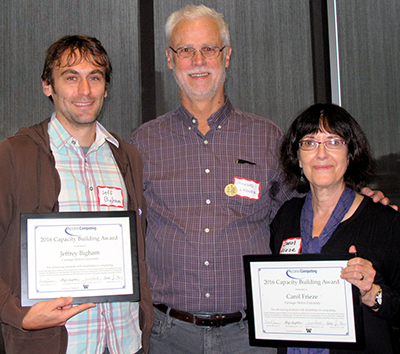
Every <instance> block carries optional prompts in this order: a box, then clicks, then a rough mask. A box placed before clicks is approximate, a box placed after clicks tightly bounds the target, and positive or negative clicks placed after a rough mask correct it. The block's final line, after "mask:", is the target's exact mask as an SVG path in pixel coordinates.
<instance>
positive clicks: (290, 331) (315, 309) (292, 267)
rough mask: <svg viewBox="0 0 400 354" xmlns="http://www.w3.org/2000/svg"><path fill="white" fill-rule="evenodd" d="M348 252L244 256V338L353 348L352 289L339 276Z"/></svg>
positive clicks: (356, 323)
mask: <svg viewBox="0 0 400 354" xmlns="http://www.w3.org/2000/svg"><path fill="white" fill-rule="evenodd" d="M349 257H350V255H346V256H343V257H338V256H328V257H327V256H324V255H321V254H312V255H310V254H307V255H296V256H294V255H285V256H271V255H269V256H245V257H244V263H245V273H246V285H247V295H248V297H247V301H248V312H249V332H250V343H251V344H252V345H261V346H272V347H276V346H295V347H299V346H300V347H301V346H302V347H321V348H329V347H335V348H342V347H356V346H357V343H358V342H359V340H360V338H362V336H361V332H360V329H362V324H361V326H360V323H361V321H360V314H361V307H360V303H359V295H358V291H357V290H356V289H355V288H352V285H351V284H350V283H348V282H347V281H345V280H343V279H341V278H340V271H341V269H342V268H344V267H346V264H347V261H348V259H349Z"/></svg>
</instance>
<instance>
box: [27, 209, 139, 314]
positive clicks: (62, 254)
mask: <svg viewBox="0 0 400 354" xmlns="http://www.w3.org/2000/svg"><path fill="white" fill-rule="evenodd" d="M20 226H21V306H23V307H24V306H32V305H34V304H35V303H37V302H41V301H47V300H52V299H55V298H58V297H60V296H72V297H73V299H74V300H73V303H74V304H80V303H87V302H93V303H101V302H124V301H139V300H140V288H139V268H138V251H137V237H136V214H135V212H134V211H106V212H102V211H101V212H60V213H26V214H24V213H23V214H21V217H20ZM71 230H72V231H71ZM61 234H62V235H65V236H59V235H61ZM93 234H94V235H93ZM46 235H47V236H46ZM55 235H56V236H55ZM110 235H112V236H110ZM46 252H47V253H46ZM56 254H59V258H60V260H59V261H60V264H59V263H58V258H57V256H56ZM43 255H45V257H43ZM96 257H97V258H96ZM44 258H49V259H48V260H47V259H45V260H43V259H44ZM52 260H53V261H52ZM54 260H56V261H55V262H54ZM99 260H100V261H99ZM61 261H66V262H65V263H61ZM46 262H48V264H47V263H46ZM101 262H102V263H101ZM85 263H86V264H85ZM64 264H65V266H64ZM47 268H48V269H47ZM57 273H58V274H57ZM61 276H62V278H59V277H61ZM60 282H62V284H63V287H64V288H65V289H58V288H57V286H58V285H51V286H50V285H49V284H56V283H57V284H58V283H60ZM68 282H69V283H71V284H73V283H78V282H81V283H80V284H79V288H78V285H76V284H75V285H71V287H73V288H72V289H71V287H70V288H68V286H65V284H68Z"/></svg>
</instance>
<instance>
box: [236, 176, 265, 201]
mask: <svg viewBox="0 0 400 354" xmlns="http://www.w3.org/2000/svg"><path fill="white" fill-rule="evenodd" d="M233 184H234V185H235V187H236V188H237V192H236V196H237V197H242V198H247V199H253V200H257V199H260V192H261V183H259V182H256V181H253V180H251V179H247V178H240V177H233Z"/></svg>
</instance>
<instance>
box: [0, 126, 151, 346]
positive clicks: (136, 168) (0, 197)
mask: <svg viewBox="0 0 400 354" xmlns="http://www.w3.org/2000/svg"><path fill="white" fill-rule="evenodd" d="M48 123H49V119H46V120H45V121H43V122H41V123H40V124H36V125H34V126H32V127H29V128H21V129H20V130H19V131H18V133H17V134H15V135H14V136H12V137H9V138H7V139H5V140H3V141H2V142H1V143H0V322H1V324H2V332H3V336H4V342H5V348H6V352H7V353H11V354H12V353H24V354H30V353H32V354H37V353H46V354H51V353H57V354H58V353H60V354H63V353H65V352H66V348H67V343H68V335H67V331H66V329H65V327H64V326H63V327H52V328H48V329H43V330H36V331H25V330H23V329H22V320H23V318H24V316H25V315H26V313H27V312H28V311H29V308H26V307H24V308H23V307H21V305H20V294H21V265H20V214H21V213H48V212H58V208H59V206H58V195H59V193H60V188H61V182H60V178H59V175H58V172H57V170H56V168H55V161H54V157H53V154H52V152H51V150H50V141H49V136H48V133H47V129H48ZM113 136H114V137H115V138H116V139H117V140H118V141H119V144H120V145H119V147H118V148H117V147H116V146H114V145H113V144H110V148H111V150H112V153H113V155H114V158H115V160H116V162H117V164H118V167H119V169H120V172H121V174H122V176H123V178H124V181H125V186H126V190H127V194H128V210H133V211H135V212H136V218H137V247H138V263H139V278H140V296H141V300H140V302H139V306H140V313H139V316H140V328H141V329H142V345H143V350H144V352H145V353H148V351H149V341H150V332H151V328H152V326H153V321H154V313H153V307H152V302H151V294H150V288H149V285H148V282H147V275H146V264H145V260H144V240H145V224H146V221H145V220H146V204H145V200H144V197H143V182H142V170H143V165H142V161H141V158H140V155H139V153H138V151H137V150H136V148H134V147H133V146H131V145H129V144H128V143H126V142H124V141H122V140H121V139H119V138H118V137H117V136H115V134H113ZM139 208H140V209H141V210H142V212H143V213H142V215H141V216H139V213H138V209H139Z"/></svg>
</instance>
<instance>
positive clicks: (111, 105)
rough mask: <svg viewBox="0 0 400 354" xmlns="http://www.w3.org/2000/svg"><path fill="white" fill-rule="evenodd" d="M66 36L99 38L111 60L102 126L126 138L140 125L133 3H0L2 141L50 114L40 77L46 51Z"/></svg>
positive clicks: (33, 0)
mask: <svg viewBox="0 0 400 354" xmlns="http://www.w3.org/2000/svg"><path fill="white" fill-rule="evenodd" d="M67 34H86V35H89V36H95V37H97V38H98V39H99V40H100V41H101V42H102V44H103V45H104V47H105V48H106V50H107V51H108V54H109V55H110V57H111V61H112V64H113V69H114V74H113V77H112V84H111V87H110V91H109V96H108V98H107V99H106V104H105V107H104V109H103V112H102V117H101V119H100V120H101V122H102V123H103V124H104V125H105V126H106V128H108V129H109V130H110V131H114V132H116V133H117V134H119V135H121V136H122V137H123V138H125V139H127V138H128V137H129V135H130V132H131V131H132V129H133V128H134V127H136V126H138V125H139V124H140V123H141V117H140V115H141V107H140V101H141V97H140V61H139V36H138V34H139V30H138V4H137V1H136V0H133V1H128V0H114V1H97V0H85V1H79V0H57V1H47V0H46V1H36V0H13V1H9V0H0V38H1V41H0V68H1V70H0V85H1V86H0V139H3V138H5V137H6V136H9V135H11V134H13V133H14V132H15V131H16V130H17V129H18V128H19V127H20V126H26V125H31V124H33V123H36V122H39V121H41V120H43V119H44V118H46V117H48V116H50V114H51V112H52V111H53V105H52V103H51V102H50V101H49V100H48V99H47V98H46V97H45V96H44V94H43V93H42V89H41V80H40V75H41V72H42V68H43V62H44V58H45V51H46V49H47V47H48V46H49V45H50V44H52V43H53V42H54V41H56V40H57V39H58V38H60V37H62V36H64V35H67Z"/></svg>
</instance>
